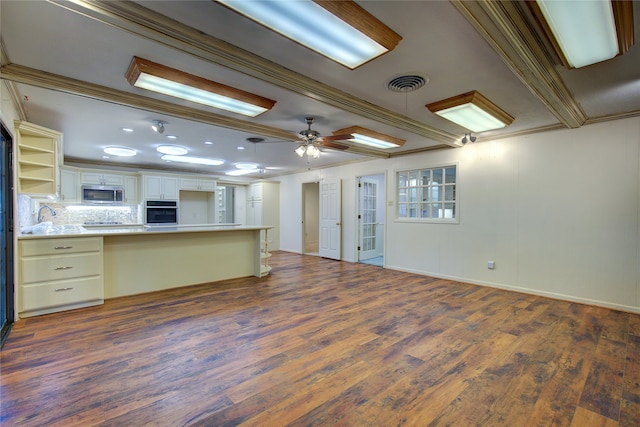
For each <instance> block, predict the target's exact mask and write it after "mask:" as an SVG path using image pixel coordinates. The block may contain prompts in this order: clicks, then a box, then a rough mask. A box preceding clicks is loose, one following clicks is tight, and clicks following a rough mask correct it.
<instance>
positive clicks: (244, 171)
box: [225, 169, 258, 176]
mask: <svg viewBox="0 0 640 427" xmlns="http://www.w3.org/2000/svg"><path fill="white" fill-rule="evenodd" d="M255 172H258V169H235V170H231V171H228V172H225V175H231V176H241V175H248V174H250V173H255Z"/></svg>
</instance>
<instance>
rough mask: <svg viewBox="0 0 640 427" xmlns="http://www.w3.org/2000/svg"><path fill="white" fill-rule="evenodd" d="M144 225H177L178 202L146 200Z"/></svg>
mask: <svg viewBox="0 0 640 427" xmlns="http://www.w3.org/2000/svg"><path fill="white" fill-rule="evenodd" d="M145 224H147V225H175V224H178V202H175V201H169V200H147V203H146V204H145Z"/></svg>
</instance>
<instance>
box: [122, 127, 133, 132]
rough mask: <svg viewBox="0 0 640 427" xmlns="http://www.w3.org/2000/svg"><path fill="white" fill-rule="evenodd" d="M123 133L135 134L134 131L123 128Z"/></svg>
mask: <svg viewBox="0 0 640 427" xmlns="http://www.w3.org/2000/svg"><path fill="white" fill-rule="evenodd" d="M122 132H124V133H133V129H131V128H122Z"/></svg>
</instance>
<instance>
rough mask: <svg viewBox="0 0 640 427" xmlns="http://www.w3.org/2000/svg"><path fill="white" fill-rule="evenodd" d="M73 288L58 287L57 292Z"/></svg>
mask: <svg viewBox="0 0 640 427" xmlns="http://www.w3.org/2000/svg"><path fill="white" fill-rule="evenodd" d="M71 289H73V288H58V289H56V290H55V291H56V292H62V291H70V290H71Z"/></svg>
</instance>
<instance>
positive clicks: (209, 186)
mask: <svg viewBox="0 0 640 427" xmlns="http://www.w3.org/2000/svg"><path fill="white" fill-rule="evenodd" d="M180 189H181V190H187V191H210V192H213V191H216V180H215V179H207V178H180Z"/></svg>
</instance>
